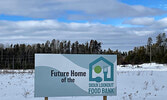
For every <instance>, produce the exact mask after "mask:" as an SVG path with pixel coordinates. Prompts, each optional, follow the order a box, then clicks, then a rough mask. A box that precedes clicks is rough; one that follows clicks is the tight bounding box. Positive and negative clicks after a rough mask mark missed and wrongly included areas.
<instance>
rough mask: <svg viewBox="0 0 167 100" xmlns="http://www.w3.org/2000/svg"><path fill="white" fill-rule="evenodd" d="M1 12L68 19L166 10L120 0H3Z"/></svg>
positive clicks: (143, 15) (150, 13) (99, 17)
mask: <svg viewBox="0 0 167 100" xmlns="http://www.w3.org/2000/svg"><path fill="white" fill-rule="evenodd" d="M0 2H1V3H0V13H1V14H6V15H16V16H26V17H32V18H46V19H48V18H51V19H54V18H60V17H63V18H67V19H72V20H80V19H84V20H95V19H102V20H103V19H107V18H118V17H119V18H124V17H145V16H154V15H161V14H164V13H167V11H164V10H161V9H156V8H148V7H144V6H141V5H128V4H124V3H121V2H120V1H118V0H105V1H104V0H24V1H23V0H0Z"/></svg>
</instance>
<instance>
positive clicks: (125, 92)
mask: <svg viewBox="0 0 167 100" xmlns="http://www.w3.org/2000/svg"><path fill="white" fill-rule="evenodd" d="M121 66H122V65H120V66H118V67H117V70H118V71H117V87H118V89H117V96H108V100H166V98H167V65H162V64H155V63H152V64H142V65H135V66H132V65H126V66H125V67H121ZM102 99H103V98H102V97H101V96H95V97H88V96H85V97H82V96H81V97H52V98H50V97H49V100H102ZM0 100H44V98H34V71H33V70H26V71H25V70H13V71H11V70H0Z"/></svg>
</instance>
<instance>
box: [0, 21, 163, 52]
mask: <svg viewBox="0 0 167 100" xmlns="http://www.w3.org/2000/svg"><path fill="white" fill-rule="evenodd" d="M165 20H166V18H164V19H161V20H159V21H157V23H159V25H157V26H156V25H152V26H149V27H148V26H145V27H125V26H122V27H120V26H112V25H105V24H100V23H88V22H87V23H74V22H72V23H65V22H58V21H57V20H42V21H33V20H32V21H0V43H28V44H33V43H44V42H45V41H46V40H52V39H59V40H71V41H72V42H74V41H79V42H82V43H85V42H87V41H90V40H91V39H96V40H98V41H100V42H102V43H103V49H107V48H111V49H114V50H115V49H119V50H129V49H133V47H135V46H141V45H145V44H146V43H147V38H148V37H150V36H155V34H158V33H161V32H164V30H166V27H164V26H165V25H166V22H164V21H165ZM161 24H162V25H161ZM159 26H162V27H159ZM155 27H156V28H155Z"/></svg>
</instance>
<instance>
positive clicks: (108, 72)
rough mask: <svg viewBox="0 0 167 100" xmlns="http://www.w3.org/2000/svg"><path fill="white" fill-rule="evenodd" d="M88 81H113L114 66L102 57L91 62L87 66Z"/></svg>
mask: <svg viewBox="0 0 167 100" xmlns="http://www.w3.org/2000/svg"><path fill="white" fill-rule="evenodd" d="M94 74H95V75H94ZM99 75H100V76H99ZM89 81H96V82H102V81H114V64H113V63H111V62H110V61H108V60H107V59H105V58H104V57H99V58H97V59H96V60H94V61H92V62H91V63H90V64H89Z"/></svg>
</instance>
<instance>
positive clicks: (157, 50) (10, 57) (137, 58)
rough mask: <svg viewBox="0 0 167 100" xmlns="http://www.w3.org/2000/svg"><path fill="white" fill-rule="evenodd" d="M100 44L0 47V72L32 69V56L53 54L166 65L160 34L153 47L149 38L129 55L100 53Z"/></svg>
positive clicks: (166, 49) (165, 45) (55, 42)
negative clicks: (114, 57)
mask: <svg viewBox="0 0 167 100" xmlns="http://www.w3.org/2000/svg"><path fill="white" fill-rule="evenodd" d="M101 44H102V43H101V42H98V41H97V40H91V41H90V42H86V43H79V42H78V41H76V42H73V43H71V41H59V40H55V39H53V40H52V41H49V40H47V41H46V42H45V43H37V44H32V45H30V44H10V45H8V46H4V44H0V69H33V68H34V55H35V53H53V54H116V55H117V61H118V64H141V63H149V62H156V63H167V38H166V34H165V33H163V34H159V35H158V36H157V37H156V43H153V40H152V38H151V37H149V38H148V41H147V45H145V46H140V47H135V48H134V49H133V50H131V51H128V52H121V51H118V50H115V51H114V50H111V49H110V48H109V49H108V50H103V49H102V48H101Z"/></svg>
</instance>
